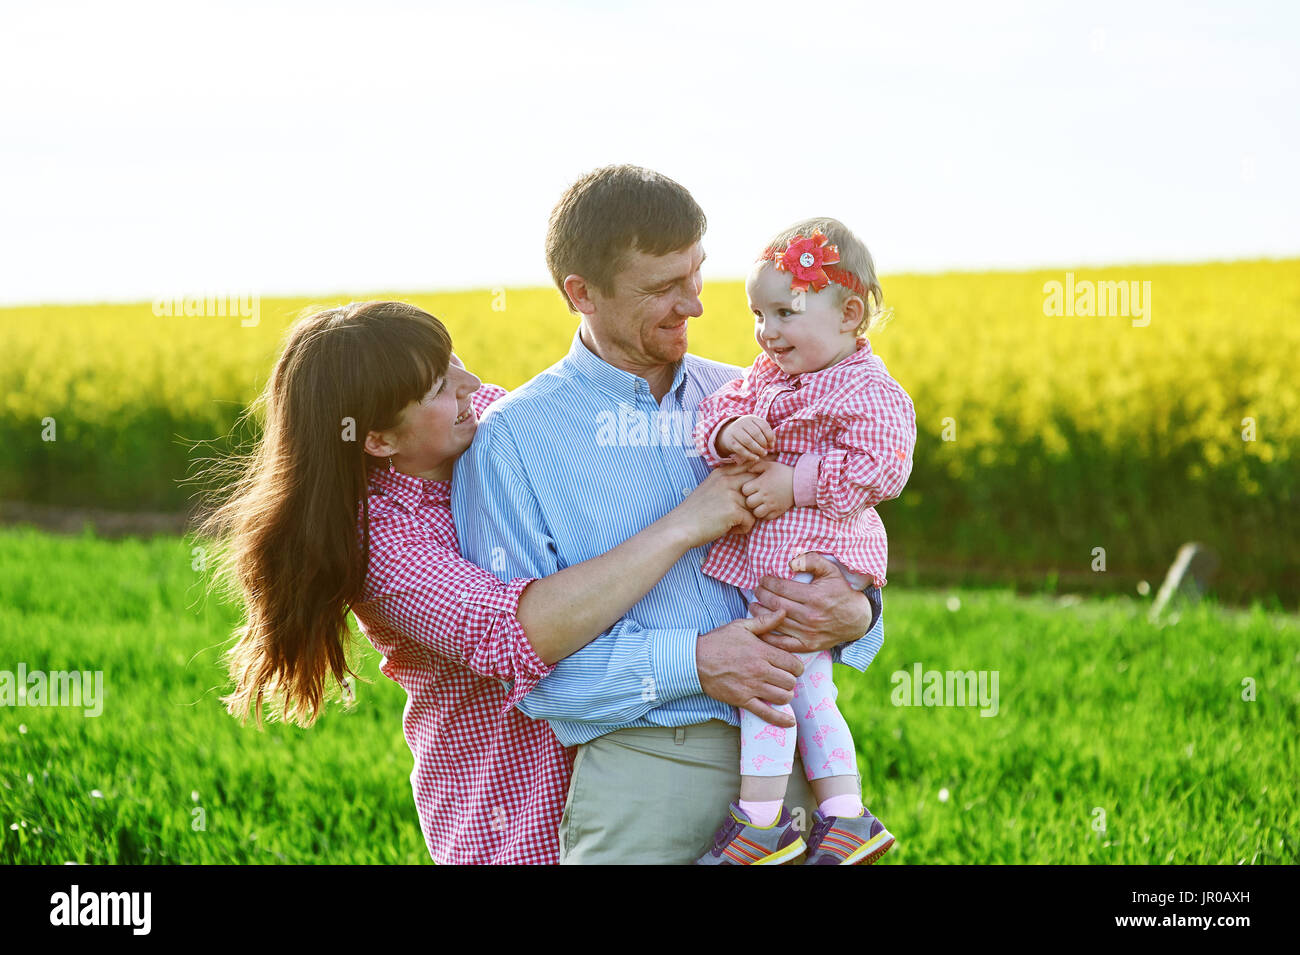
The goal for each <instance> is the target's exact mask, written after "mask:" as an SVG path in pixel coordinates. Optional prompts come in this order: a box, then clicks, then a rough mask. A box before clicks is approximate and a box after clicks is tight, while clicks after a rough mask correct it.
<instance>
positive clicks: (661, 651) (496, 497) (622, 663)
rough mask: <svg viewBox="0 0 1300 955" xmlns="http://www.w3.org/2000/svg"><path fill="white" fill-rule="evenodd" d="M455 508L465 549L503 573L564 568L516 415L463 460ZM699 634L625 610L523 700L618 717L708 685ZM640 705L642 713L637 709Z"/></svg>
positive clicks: (493, 419) (544, 708)
mask: <svg viewBox="0 0 1300 955" xmlns="http://www.w3.org/2000/svg"><path fill="white" fill-rule="evenodd" d="M451 488H452V493H451V504H452V514H453V516H454V517H455V519H456V532H457V535H458V537H459V540H460V545H461V552H462V553H463V554H464V555H465V556H466V557H467V558H469V559H470V560H472V561H474V562H475V563H477V564H480V565H482V566H484V567H488V568H490V569H491V570H492V572H493V573H495V574H496V575H497V576H498V577H500V578H501V579H502V580H508V579H513V578H517V577H532V578H536V577H546V576H548V575H550V574H553V573H555V572H556V571H557V570H560V569H561V567H560V564H559V559H558V556H557V550H556V545H555V540H554V538H553V537H552V535H551V533H550V530H549V528H548V527H547V524H546V519H545V516H544V513H543V511H542V507H541V504H540V503H539V501H538V499H537V497H536V495H535V494H534V492H533V490H532V486H531V483H530V482H529V480H528V478H527V474H526V471H525V469H524V467H523V464H522V461H521V457H520V455H519V451H518V446H517V444H516V443H515V441H514V440H513V437H512V436H511V434H510V432H509V423H508V422H507V421H506V420H505V419H504V418H503V416H501V415H500V414H493V415H489V416H488V417H487V418H486V419H485V420H484V421H483V422H482V424H480V426H479V430H478V434H477V435H476V436H475V438H474V442H473V443H472V444H471V445H470V447H469V449H468V450H467V451H466V452H465V453H464V454H462V455H461V457H460V459H459V460H458V461H457V463H456V471H455V476H454V478H453V480H452V484H451ZM698 636H699V634H698V632H697V631H695V630H686V629H646V628H644V627H642V626H640V625H639V624H638V623H637V622H636V621H635V620H633V619H631V618H630V617H624V618H623V619H622V620H620V621H619V622H618V623H617V624H615V625H614V627H612V628H611V629H610V630H608V631H606V632H605V633H603V634H601V635H600V636H598V637H597V638H596V639H595V640H593V641H592V642H591V643H588V644H587V645H586V646H585V647H583V648H582V649H580V650H578V651H576V652H575V653H572V654H570V655H569V656H567V657H565V658H564V659H563V660H561V661H560V662H559V663H557V664H556V665H555V667H554V668H553V669H552V671H551V672H550V673H549V674H548V675H547V676H546V677H545V678H544V679H543V680H541V681H540V682H539V683H538V684H537V686H536V687H535V688H533V689H532V690H530V692H529V693H528V694H527V695H526V696H524V697H523V698H522V699H521V700H520V701H519V709H520V711H521V712H523V713H524V714H525V715H527V716H531V717H533V718H535V719H565V720H578V721H582V720H586V721H594V722H612V721H616V720H621V719H634V718H636V717H639V716H642V715H644V714H645V713H646V712H648V711H649V710H652V709H654V708H655V707H656V706H659V705H660V704H662V703H666V702H670V701H672V700H675V699H680V698H682V697H685V696H692V695H694V694H697V693H700V692H701V689H700V682H699V674H698V672H697V670H696V666H695V642H696V639H697V638H698ZM628 714H632V715H628Z"/></svg>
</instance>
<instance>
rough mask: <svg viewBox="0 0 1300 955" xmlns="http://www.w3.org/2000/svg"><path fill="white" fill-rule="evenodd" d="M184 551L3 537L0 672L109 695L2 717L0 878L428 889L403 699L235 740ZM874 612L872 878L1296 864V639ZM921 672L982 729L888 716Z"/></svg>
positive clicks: (1253, 630)
mask: <svg viewBox="0 0 1300 955" xmlns="http://www.w3.org/2000/svg"><path fill="white" fill-rule="evenodd" d="M190 547H191V544H190V543H189V542H187V541H185V540H182V539H179V538H157V539H153V540H150V541H144V542H142V541H138V540H126V541H120V542H106V541H101V540H98V539H95V538H93V537H90V536H88V535H87V536H83V537H77V538H60V537H53V536H49V535H45V534H41V533H37V532H34V531H29V530H20V529H4V530H0V670H8V671H11V672H13V671H16V670H17V667H18V665H19V663H23V664H25V665H26V667H27V670H28V671H29V672H30V671H35V670H43V671H52V670H102V671H103V674H104V686H105V699H104V704H103V713H102V714H101V715H99V716H97V717H88V716H85V715H83V713H82V711H81V710H73V709H70V708H53V707H44V708H36V707H4V708H0V862H4V863H16V862H17V863H62V862H83V863H180V862H184V863H275V862H293V863H303V862H328V863H375V862H381V863H392V862H399V863H426V862H429V857H428V853H427V852H426V850H425V847H424V842H423V839H422V838H421V835H420V831H419V827H418V824H417V820H416V815H415V807H414V804H413V802H412V799H411V792H410V784H409V781H408V774H409V772H410V768H411V758H410V754H409V751H408V750H407V748H406V745H405V743H404V742H403V740H402V735H401V711H402V705H403V702H404V694H403V692H402V691H401V690H400V688H398V687H397V686H396V685H395V684H393V683H391V682H389V681H388V680H387V679H386V678H384V677H383V676H382V675H381V674H379V672H378V668H377V663H378V656H377V655H376V654H375V653H374V652H373V651H371V650H369V648H368V647H367V651H366V653H365V655H364V657H363V664H362V672H363V674H364V675H365V676H367V677H368V678H369V679H370V680H371V681H372V682H370V683H368V684H363V685H361V686H360V687H359V688H358V692H357V705H356V706H355V708H353V709H352V710H350V711H344V710H342V709H341V708H338V707H334V708H331V709H330V711H329V712H328V713H327V714H326V715H325V716H324V717H323V718H322V719H321V721H320V722H319V723H318V724H317V725H316V726H315V727H313V728H312V729H310V730H300V729H296V728H289V727H284V726H271V727H269V728H268V729H267V730H265V731H263V732H259V731H257V730H256V729H254V728H252V727H245V728H241V727H240V726H239V725H238V724H237V723H236V722H235V721H234V720H233V719H231V718H230V717H229V716H227V715H226V714H225V712H224V710H223V709H222V708H221V706H220V705H219V703H218V701H217V697H218V696H219V695H220V693H221V691H222V688H223V686H224V680H223V674H222V673H221V671H220V670H219V669H218V667H217V661H218V657H219V654H220V648H221V645H222V643H223V641H224V640H225V639H226V637H227V634H228V632H229V630H230V628H231V626H232V624H233V622H234V613H233V611H232V609H231V608H229V607H226V606H222V605H220V604H217V603H215V602H212V601H207V600H205V599H204V597H203V592H202V585H201V582H200V578H199V575H198V574H197V573H196V572H195V571H194V570H192V569H191V562H192V560H193V556H192V554H191V550H190ZM886 601H887V603H886V608H887V609H886V618H885V619H886V633H887V637H886V641H885V646H884V650H883V651H882V652H881V654H880V656H879V657H878V658H877V660H876V662H875V664H874V665H873V666H872V668H871V670H870V671H869V672H868V673H867V674H865V675H853V674H852V671H848V670H843V669H840V670H839V671H838V674H837V678H838V680H839V683H840V687H841V695H840V699H841V702H842V704H843V707H844V711H845V713H846V715H847V716H848V718H849V722H850V724H851V725H852V727H853V729H854V736H855V738H856V740H857V743H858V749H859V760H860V762H861V767H862V770H863V774H864V781H865V786H866V797H867V801H868V804H869V805H870V807H871V809H872V810H873V811H874V812H875V813H876V814H877V815H878V816H880V817H881V818H882V819H883V820H885V822H886V823H887V825H888V826H889V827H890V829H891V830H892V831H893V832H894V833H895V835H896V836H897V837H898V844H897V847H896V849H895V850H894V851H891V852H890V853H888V854H887V855H886V857H885V860H884V861H886V862H889V863H891V864H897V863H918V862H926V863H963V862H967V863H969V862H980V863H1016V862H1020V863H1237V862H1246V863H1292V864H1294V863H1296V862H1298V861H1300V837H1298V835H1297V830H1298V829H1300V825H1298V824H1300V810H1298V809H1297V805H1296V792H1297V789H1300V762H1298V761H1297V752H1296V751H1297V741H1296V737H1297V725H1300V721H1298V720H1297V710H1298V708H1300V682H1298V681H1297V680H1296V674H1297V664H1298V663H1300V641H1298V640H1297V637H1300V621H1298V620H1297V618H1295V617H1292V616H1285V615H1281V614H1277V613H1267V612H1265V611H1264V610H1262V609H1258V608H1257V609H1254V610H1252V611H1250V612H1245V613H1231V614H1230V613H1226V612H1222V611H1219V610H1217V609H1216V608H1214V607H1212V606H1202V607H1200V608H1197V609H1194V610H1190V611H1186V612H1184V613H1183V614H1182V616H1181V619H1179V620H1178V621H1177V622H1176V623H1175V624H1173V625H1165V626H1162V627H1156V626H1153V625H1151V624H1149V623H1148V622H1147V621H1146V619H1145V610H1146V607H1145V604H1143V603H1141V602H1138V601H1134V600H1128V599H1118V598H1112V599H1108V600H1098V601H1088V602H1083V603H1078V604H1075V605H1069V606H1066V605H1063V604H1062V602H1061V601H1059V600H1058V599H1056V598H1054V597H1050V596H1046V595H1045V596H1040V597H1030V598H1024V597H1021V598H1017V597H1015V596H1013V595H1012V594H1010V593H1007V592H998V591H974V590H967V591H960V592H948V591H944V592H938V591H909V590H906V589H902V588H898V589H896V588H895V587H894V586H891V587H890V588H888V589H887V591H886ZM918 662H919V663H921V664H922V665H923V667H924V669H926V670H987V671H997V673H998V690H999V702H998V712H997V715H996V716H991V717H982V716H981V715H980V712H979V708H978V707H965V708H962V707H946V708H944V707H926V706H907V707H905V706H895V705H892V704H891V693H892V692H893V689H894V688H893V686H892V685H891V673H893V672H894V671H898V670H908V671H910V670H911V668H912V667H913V665H914V664H915V663H918ZM1245 680H1250V681H1253V689H1254V697H1255V698H1254V699H1253V700H1252V701H1247V700H1243V693H1244V692H1245V690H1244V688H1243V681H1245ZM199 810H201V812H199ZM199 822H202V823H203V827H202V828H197V824H198V823H199ZM1103 825H1104V831H1101V827H1102V826H1103Z"/></svg>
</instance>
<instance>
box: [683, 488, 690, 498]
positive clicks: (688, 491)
mask: <svg viewBox="0 0 1300 955" xmlns="http://www.w3.org/2000/svg"><path fill="white" fill-rule="evenodd" d="M690 496H691V489H690V488H689V487H684V488H682V497H690Z"/></svg>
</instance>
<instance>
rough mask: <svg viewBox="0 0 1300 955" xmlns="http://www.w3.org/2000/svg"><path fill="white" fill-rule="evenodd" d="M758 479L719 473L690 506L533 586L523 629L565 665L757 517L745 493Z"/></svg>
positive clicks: (740, 471)
mask: <svg viewBox="0 0 1300 955" xmlns="http://www.w3.org/2000/svg"><path fill="white" fill-rule="evenodd" d="M750 477H752V475H750V474H749V472H748V471H747V470H745V469H744V468H741V467H738V466H727V467H723V468H719V469H717V470H715V471H713V472H712V473H711V474H710V475H709V476H708V477H707V478H705V479H704V481H703V483H701V484H700V486H699V487H697V488H696V489H695V490H694V491H693V492H692V493H691V495H690V497H688V498H687V499H686V500H685V501H683V502H682V503H681V504H679V505H678V506H677V507H675V508H674V509H673V510H672V511H670V512H669V513H668V514H666V515H664V516H663V517H661V518H660V519H659V520H657V521H655V522H654V523H653V524H651V525H650V526H649V527H647V528H646V529H645V530H643V531H641V532H640V533H639V534H636V535H635V536H633V537H631V538H629V539H628V540H626V541H624V542H623V543H622V544H620V545H619V546H617V547H615V548H614V549H613V550H611V551H609V552H607V553H605V554H602V555H601V556H599V557H593V558H591V559H590V560H585V561H583V562H582V563H580V564H575V565H574V566H572V567H566V568H565V569H564V570H561V571H559V572H557V573H555V574H551V575H550V576H548V577H543V578H541V579H539V580H535V581H533V583H531V584H529V585H528V587H526V588H525V589H524V591H523V593H522V594H521V595H520V597H519V613H518V617H519V622H520V624H522V626H523V628H524V632H525V634H527V636H528V640H529V642H530V643H531V644H532V645H533V648H534V649H535V650H536V651H537V655H538V656H539V657H541V659H542V660H543V661H545V662H546V663H547V664H553V663H555V662H556V661H558V660H562V659H563V658H564V657H567V656H568V655H569V654H571V653H573V652H574V651H575V650H578V649H580V648H582V647H583V646H585V645H586V644H588V643H589V642H591V641H592V640H593V639H595V638H596V637H597V636H599V635H600V634H601V633H603V632H604V631H605V630H607V629H609V628H610V627H611V626H613V625H614V624H615V623H616V622H617V621H618V620H619V619H620V618H622V616H623V615H624V614H625V613H627V611H628V610H629V609H631V607H632V605H633V604H635V603H636V602H637V601H638V600H640V599H641V598H642V597H644V596H645V595H646V594H647V593H649V592H650V589H651V588H652V587H654V585H655V584H657V583H658V582H659V581H660V580H661V579H662V578H663V576H664V574H666V573H668V571H669V569H670V568H671V567H672V566H673V564H675V563H677V561H679V560H680V559H681V558H682V556H683V555H684V554H685V553H686V552H687V551H689V550H691V549H693V548H695V547H699V546H701V545H703V544H707V543H708V542H710V541H712V540H716V539H717V538H719V537H723V536H725V535H726V534H728V533H730V532H731V531H733V530H738V531H742V532H743V531H747V530H749V528H750V527H752V526H753V523H754V518H753V516H752V515H751V514H750V513H749V510H748V509H747V508H746V506H745V500H744V496H743V495H742V494H741V493H740V486H741V485H742V484H744V483H745V482H746V481H747V480H749V478H750Z"/></svg>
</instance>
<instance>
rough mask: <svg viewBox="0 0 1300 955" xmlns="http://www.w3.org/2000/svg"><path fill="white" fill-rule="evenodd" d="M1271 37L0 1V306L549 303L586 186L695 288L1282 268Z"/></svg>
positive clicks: (1297, 137)
mask: <svg viewBox="0 0 1300 955" xmlns="http://www.w3.org/2000/svg"><path fill="white" fill-rule="evenodd" d="M1297 9H1300V8H1298V7H1297V5H1295V4H1289V3H1276V4H1262V3H1255V4H1246V3H1230V2H1224V3H1217V4H1205V3H1134V2H1131V0H1130V2H1122V3H1110V2H1103V3H1089V4H1086V5H1085V4H1078V3H1071V4H1065V3H1062V4H1053V5H1045V4H1038V3H1024V4H1011V3H979V4H971V3H954V4H920V3H901V2H894V3H889V4H882V3H872V4H861V3H858V4H840V3H834V2H816V0H810V2H809V3H807V4H804V3H796V2H793V0H786V2H784V3H771V4H768V3H760V2H744V3H734V4H732V3H729V4H712V3H707V2H703V0H696V2H683V3H678V2H675V0H663V2H655V3H646V4H638V5H627V4H613V3H598V2H586V3H583V2H568V3H559V2H551V3H546V4H515V3H500V2H494V3H474V2H461V3H456V4H434V3H415V2H406V3H404V2H376V0H367V2H364V3H353V4H328V3H322V2H314V3H289V2H274V3H272V2H264V3H248V4H244V3H225V4H207V3H189V2H183V0H172V2H166V3H145V2H121V3H118V2H115V3H87V4H74V3H60V2H39V3H38V2H24V3H15V2H10V0H0V301H3V302H35V301H86V300H117V299H142V298H153V297H154V296H156V295H159V294H163V293H168V294H199V293H202V292H204V291H216V290H224V291H230V292H234V291H243V292H256V293H262V294H269V293H276V292H279V293H294V292H299V293H306V294H315V293H327V292H352V291H356V292H363V291H367V290H382V289H410V290H415V289H438V288H460V287H493V286H497V285H518V284H547V282H548V281H549V279H548V276H547V273H546V269H545V261H544V258H543V248H542V246H543V237H544V234H545V227H546V219H547V215H548V214H549V212H550V209H551V206H552V205H553V204H554V203H555V200H556V199H557V198H558V197H559V195H560V193H561V192H562V191H563V190H564V188H565V186H567V185H568V183H569V182H571V181H572V180H573V179H575V178H576V177H577V176H579V175H580V174H581V173H583V172H585V171H587V170H589V169H591V168H594V167H596V166H599V165H603V164H605V163H608V162H634V163H637V164H640V165H645V166H650V167H652V168H655V169H658V170H660V171H662V172H665V173H667V174H668V175H670V176H673V177H674V178H676V179H677V180H678V181H680V182H681V183H682V184H684V185H685V186H686V187H687V188H688V189H690V190H691V192H692V193H693V194H694V195H695V197H696V199H697V200H699V202H700V204H701V205H702V206H703V207H704V210H705V212H706V214H707V215H708V216H709V222H710V227H709V232H708V235H707V236H706V238H705V247H706V249H707V250H708V253H709V263H708V265H707V266H706V278H709V277H713V278H724V277H739V276H741V275H743V273H744V271H745V269H746V267H747V265H748V263H749V261H750V260H751V257H752V255H753V253H754V252H755V250H756V247H757V246H758V245H759V244H760V243H761V242H762V240H763V239H765V238H766V237H767V235H768V234H769V233H771V232H774V231H775V230H776V229H778V228H780V227H782V226H784V225H786V224H787V223H789V222H790V221H793V220H795V219H797V218H801V217H803V216H808V215H833V216H836V217H838V218H840V219H843V220H844V221H845V222H847V223H848V224H849V226H850V227H851V228H853V229H854V230H855V231H857V232H858V233H859V234H860V235H861V236H862V237H863V238H864V239H865V240H866V242H867V244H868V246H869V247H870V248H871V250H872V252H873V255H874V256H875V258H876V262H877V266H878V267H879V269H880V271H881V272H882V274H885V275H888V274H889V273H890V272H898V271H904V270H906V271H917V270H926V271H929V270H939V269H950V268H961V269H965V268H980V267H1021V266H1033V265H1047V266H1053V267H1055V266H1068V265H1082V264H1086V263H1091V264H1103V263H1110V262H1132V263H1137V262H1155V261H1194V260H1204V259H1210V258H1243V257H1254V256H1270V255H1271V256H1282V255H1296V254H1300V198H1298V195H1300V190H1297V187H1296V171H1297V169H1300V132H1298V126H1300V122H1298V119H1300V79H1298V70H1300V66H1298V65H1297V64H1300V15H1298V14H1297Z"/></svg>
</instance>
